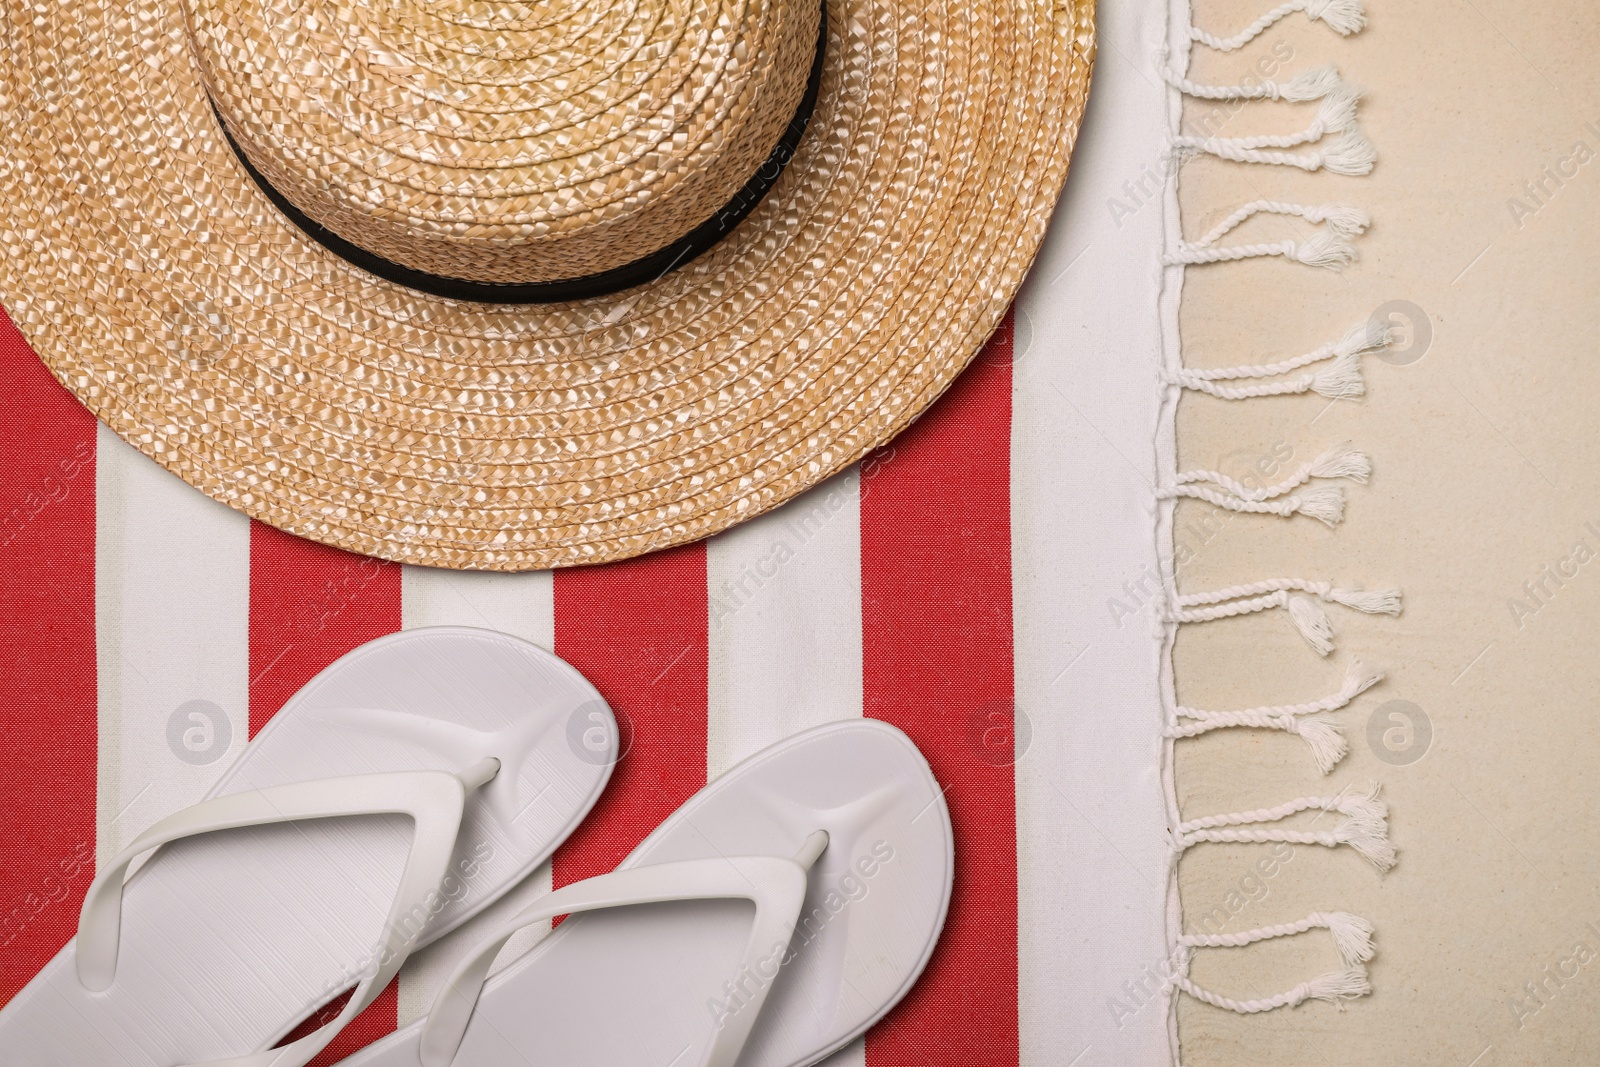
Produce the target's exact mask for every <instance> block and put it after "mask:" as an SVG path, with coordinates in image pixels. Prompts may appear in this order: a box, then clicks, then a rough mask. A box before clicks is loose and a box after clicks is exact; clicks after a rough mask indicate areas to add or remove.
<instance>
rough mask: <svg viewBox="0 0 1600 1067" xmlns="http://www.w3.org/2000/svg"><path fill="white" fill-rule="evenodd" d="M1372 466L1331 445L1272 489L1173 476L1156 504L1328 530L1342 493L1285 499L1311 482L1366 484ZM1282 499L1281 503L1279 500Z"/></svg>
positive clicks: (1189, 474) (1328, 490)
mask: <svg viewBox="0 0 1600 1067" xmlns="http://www.w3.org/2000/svg"><path fill="white" fill-rule="evenodd" d="M1371 473H1372V464H1371V461H1369V460H1368V459H1367V457H1366V455H1365V453H1362V452H1357V451H1355V449H1353V448H1351V447H1350V445H1349V444H1348V443H1345V444H1342V445H1335V446H1334V447H1333V448H1330V449H1329V450H1328V451H1326V452H1324V453H1323V454H1322V455H1321V456H1319V457H1317V458H1316V459H1314V460H1312V461H1311V462H1309V463H1303V464H1301V465H1300V467H1299V469H1298V470H1296V471H1295V472H1294V474H1292V475H1291V476H1290V477H1289V478H1287V479H1285V480H1284V481H1281V482H1278V483H1277V484H1276V485H1269V486H1263V487H1260V488H1251V487H1249V486H1246V485H1245V484H1244V483H1243V482H1240V481H1238V480H1237V479H1234V478H1230V477H1228V476H1227V475H1226V474H1223V473H1222V472H1221V471H1210V470H1193V471H1182V472H1180V473H1179V474H1178V476H1177V479H1176V484H1175V485H1172V486H1170V487H1168V488H1166V489H1161V490H1158V491H1157V493H1156V496H1157V497H1159V498H1161V499H1172V498H1175V497H1180V496H1182V497H1191V498H1193V499H1196V500H1204V501H1206V502H1207V503H1209V504H1213V505H1215V506H1217V507H1219V508H1226V509H1227V510H1229V511H1238V512H1251V513H1255V514H1262V515H1282V516H1290V515H1306V516H1308V517H1310V518H1313V519H1316V520H1318V521H1319V522H1322V523H1324V524H1325V525H1327V526H1337V525H1339V523H1340V522H1341V521H1343V519H1344V491H1343V490H1342V489H1340V488H1339V487H1337V486H1318V487H1314V488H1310V489H1306V490H1304V491H1302V492H1299V493H1295V494H1294V495H1293V496H1287V497H1285V496H1284V494H1285V493H1288V492H1289V491H1290V490H1293V489H1297V488H1299V487H1300V486H1302V485H1304V484H1305V483H1306V482H1308V481H1310V480H1311V479H1313V478H1346V479H1349V480H1351V481H1355V482H1365V481H1366V480H1367V477H1368V475H1370V474H1371ZM1278 498H1282V499H1278Z"/></svg>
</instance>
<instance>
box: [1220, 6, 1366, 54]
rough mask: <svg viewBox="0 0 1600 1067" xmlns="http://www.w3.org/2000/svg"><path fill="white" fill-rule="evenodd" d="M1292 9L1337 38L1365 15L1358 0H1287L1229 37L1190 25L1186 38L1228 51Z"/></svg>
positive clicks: (1361, 22) (1358, 25)
mask: <svg viewBox="0 0 1600 1067" xmlns="http://www.w3.org/2000/svg"><path fill="white" fill-rule="evenodd" d="M1296 11H1304V12H1305V13H1306V17H1307V18H1309V19H1312V20H1317V19H1321V20H1322V21H1323V22H1325V23H1327V24H1328V26H1329V28H1330V29H1332V30H1333V31H1334V32H1335V33H1337V34H1339V35H1340V36H1341V37H1348V36H1349V35H1350V34H1352V33H1358V32H1360V30H1361V29H1362V28H1363V27H1364V26H1366V24H1367V15H1366V12H1365V11H1364V10H1363V9H1362V6H1361V0H1289V2H1288V3H1285V4H1279V5H1278V6H1277V7H1275V8H1273V9H1272V10H1271V11H1268V12H1267V13H1266V14H1264V15H1262V16H1261V17H1260V18H1258V19H1256V20H1255V21H1254V22H1252V23H1251V24H1250V25H1248V26H1246V27H1245V28H1244V29H1242V30H1240V31H1239V32H1238V33H1236V34H1234V35H1233V36H1232V37H1218V36H1216V35H1215V34H1211V33H1207V32H1206V31H1204V30H1202V29H1198V28H1196V27H1193V26H1191V27H1189V38H1190V40H1193V41H1198V42H1199V43H1200V44H1203V45H1205V46H1206V47H1207V48H1211V49H1215V50H1216V51H1218V52H1232V51H1235V50H1237V49H1240V48H1243V47H1244V46H1245V45H1247V44H1249V43H1250V42H1251V41H1253V40H1255V39H1256V38H1257V37H1259V36H1261V34H1262V33H1264V32H1266V30H1267V28H1268V27H1269V26H1271V25H1273V24H1274V23H1276V22H1277V21H1278V20H1279V19H1282V18H1287V17H1288V16H1290V15H1292V14H1294V13H1295V12H1296Z"/></svg>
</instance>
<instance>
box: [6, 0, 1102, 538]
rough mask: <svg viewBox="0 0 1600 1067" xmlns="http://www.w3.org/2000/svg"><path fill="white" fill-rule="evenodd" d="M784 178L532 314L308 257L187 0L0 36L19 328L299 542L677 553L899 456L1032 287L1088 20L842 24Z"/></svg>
mask: <svg viewBox="0 0 1600 1067" xmlns="http://www.w3.org/2000/svg"><path fill="white" fill-rule="evenodd" d="M827 17H828V41H827V51H826V56H825V60H824V68H823V74H822V86H821V92H820V95H819V98H818V101H817V104H816V108H815V112H814V113H813V115H812V118H811V121H810V126H809V128H808V129H807V131H806V134H805V136H804V138H803V139H802V140H801V142H800V145H799V148H798V150H797V152H796V154H795V156H794V158H793V159H792V160H791V161H790V163H789V164H788V166H787V168H786V169H785V170H784V172H783V174H782V176H781V177H780V178H779V179H778V181H777V183H776V185H775V186H774V187H773V188H772V189H771V191H770V192H769V193H768V194H767V196H766V197H765V199H764V200H763V201H762V202H761V203H760V204H759V205H758V206H757V207H756V208H755V210H754V211H752V212H751V213H750V215H749V216H748V217H747V218H746V219H745V220H744V222H743V223H741V224H740V226H739V227H738V228H737V229H736V230H735V231H734V232H733V233H732V234H731V235H729V236H728V237H727V238H725V239H724V240H722V241H721V242H720V243H719V244H717V245H716V246H715V247H713V248H712V249H711V250H710V251H708V252H706V253H704V254H703V255H701V256H700V257H699V258H697V259H696V260H694V261H693V262H691V263H689V264H687V265H686V266H683V267H680V268H679V269H677V270H674V271H672V272H670V273H668V274H666V275H664V276H663V277H661V278H659V279H657V280H656V281H653V282H650V283H649V284H646V285H642V286H638V287H635V288H633V289H628V290H625V291H623V292H620V293H616V294H613V295H610V296H605V297H596V298H591V299H587V300H578V301H570V302H566V303H559V304H543V305H504V304H482V303H470V302H462V301H455V300H449V299H445V298H442V297H438V296H430V295H426V294H423V293H420V292H417V291H415V290H412V289H408V288H405V287H402V286H400V285H396V284H394V283H391V282H388V281H384V280H382V279H379V278H377V277H375V276H373V275H371V274H368V273H366V272H365V271H363V270H361V269H359V268H357V267H355V266H353V265H351V264H350V263H348V262H347V261H345V260H344V259H341V258H340V257H339V256H337V255H335V254H333V253H332V252H330V251H328V250H327V249H326V248H324V247H323V246H321V245H319V244H317V243H315V242H314V241H312V240H311V239H309V238H308V237H307V236H306V235H305V234H304V233H303V232H302V231H301V230H300V229H298V228H297V227H296V226H295V225H294V224H293V223H291V222H289V221H288V220H287V219H286V218H284V216H283V215H281V214H280V213H279V212H278V211H277V210H276V209H275V208H274V207H273V206H272V204H271V203H270V201H269V200H268V199H267V197H266V195H265V194H264V193H263V192H262V191H261V189H260V188H258V187H257V186H256V185H255V184H254V183H253V182H252V180H251V179H250V177H249V176H248V175H247V173H246V172H245V170H244V169H243V167H242V166H241V164H240V162H239V160H238V158H237V157H236V156H235V155H234V153H233V151H232V150H231V149H230V147H229V145H228V143H227V140H226V138H225V136H224V134H223V132H222V129H221V127H220V126H219V124H218V122H217V119H216V117H215V115H214V113H213V112H212V110H211V108H210V106H209V105H208V103H207V98H206V93H205V90H204V88H203V87H202V85H201V82H200V78H199V72H198V70H197V68H196V63H195V59H194V57H193V54H192V51H191V49H190V45H189V42H188V39H187V37H186V35H185V31H184V13H183V8H182V2H181V0H142V2H141V0H86V2H83V3H74V4H61V3H59V2H58V0H30V2H13V3H9V4H7V5H6V6H5V14H4V18H5V21H6V24H5V27H4V43H3V44H0V49H3V61H0V124H3V126H4V128H5V129H6V131H7V133H8V141H9V144H8V146H7V149H6V151H5V152H4V153H0V193H3V201H0V303H3V304H4V306H5V307H6V309H7V310H8V311H9V312H10V314H11V316H12V318H13V319H14V320H15V321H16V323H17V325H18V327H19V328H20V329H21V330H22V332H23V333H24V335H25V336H26V337H27V338H28V339H29V341H30V342H31V343H32V344H33V346H34V348H35V349H36V350H37V351H38V352H39V354H40V355H41V357H42V358H43V359H44V361H45V362H46V363H47V364H48V365H49V366H50V368H51V369H52V371H53V372H54V373H55V375H56V376H57V377H58V378H59V379H60V380H61V381H62V382H63V383H64V384H65V385H66V386H67V387H68V388H69V389H71V390H72V391H73V392H74V393H76V394H77V395H78V397H79V398H80V399H81V400H82V401H83V402H84V403H85V404H86V405H87V406H88V407H89V408H90V409H91V410H92V411H93V412H94V413H95V414H96V415H97V416H99V417H100V418H101V419H102V420H104V421H105V422H106V423H107V425H109V426H110V427H111V428H112V429H113V430H115V431H116V432H117V433H118V434H120V435H121V436H122V437H123V438H125V439H126V440H128V441H129V442H131V443H132V444H133V445H134V446H135V447H137V448H138V449H140V450H141V451H143V452H145V453H146V454H148V455H150V456H151V457H153V458H154V459H156V460H157V461H158V462H160V463H161V464H162V465H163V466H165V467H167V468H168V469H169V470H171V471H173V472H174V473H175V474H177V475H178V476H179V477H181V478H183V479H184V480H185V481H187V482H189V483H190V484H191V485H194V486H196V487H198V488H199V489H201V490H202V491H204V492H205V493H206V494H208V495H209V496H212V497H214V498H216V499H217V500H220V501H222V502H224V503H226V504H228V505H230V506H232V507H235V508H238V509H240V510H241V511H244V512H246V513H248V514H249V515H251V516H254V517H255V518H257V519H260V520H262V521H264V522H267V523H270V524H271V525H273V526H277V527H279V528H281V529H284V530H287V531H290V532H291V533H295V534H299V535H301V536H304V537H308V538H311V539H313V540H317V541H321V542H325V543H327V544H331V545H336V546H338V547H341V548H345V549H351V550H353V551H357V552H363V553H367V554H370V555H374V556H380V557H384V558H387V559H393V560H398V561H401V562H405V563H417V564H425V565H430V566H441V567H454V568H474V569H492V570H526V569H533V568H543V567H552V566H568V565H574V564H586V563H599V562H604V561H608V560H614V559H620V558H624V557H628V556H633V555H637V554H639V553H642V552H647V551H650V550H653V549H659V548H665V547H667V546H670V545H675V544H679V543H682V542H686V541H692V540H695V539H698V538H702V537H705V536H708V535H710V534H714V533H716V532H718V531H720V530H723V529H725V528H727V527H728V526H730V525H732V524H734V523H736V522H740V521H742V520H744V519H747V518H750V517H752V516H754V515H757V514H759V513H761V512H763V511H765V510H767V509H769V508H772V507H774V506H776V505H778V504H780V503H782V502H783V501H785V500H787V499H789V498H790V497H793V496H794V495H795V494H797V493H799V492H801V491H803V490H805V489H806V488H808V487H810V486H813V485H815V484H817V483H818V482H820V481H822V480H823V479H825V478H827V477H829V476H830V475H832V474H834V473H835V472H837V471H839V470H841V469H842V468H844V467H845V466H847V465H849V464H850V463H853V462H854V461H856V460H858V459H860V458H861V457H862V456H863V455H864V454H866V453H867V452H868V451H870V450H871V449H873V448H875V447H877V446H879V445H881V444H883V443H884V442H886V441H888V440H889V439H890V438H891V437H892V436H894V434H895V433H897V432H898V431H899V430H901V429H902V428H904V427H905V426H906V425H907V424H908V423H910V422H911V420H912V419H914V418H915V417H916V416H917V415H918V414H919V413H920V412H921V411H922V410H923V409H924V408H926V407H927V405H928V404H929V403H931V402H932V401H933V400H934V399H935V398H937V397H938V396H939V394H940V393H941V392H943V391H944V389H945V388H946V387H947V386H948V385H949V384H950V382H951V381H952V380H953V379H954V378H955V376H956V375H957V374H958V373H960V371H961V370H962V368H963V367H964V366H965V365H966V364H967V362H968V361H969V360H970V359H971V358H972V357H973V355H974V354H975V353H976V352H977V351H978V350H979V348H980V347H981V346H982V344H983V342H984V340H985V339H986V338H987V337H988V336H989V334H990V333H991V332H992V331H993V330H994V328H995V327H996V325H997V324H998V323H999V321H1000V318H1001V316H1002V315H1003V314H1004V312H1005V309H1006V307H1007V305H1008V304H1009V302H1010V300H1011V298H1012V296H1013V295H1014V294H1015V292H1016V290H1017V287H1018V286H1019V285H1020V284H1021V281H1022V278H1023V276H1024V275H1025V273H1026V271H1027V268H1028V266H1029V264H1030V263H1031V261H1032V259H1033V255H1034V253H1035V251H1036V249H1037V248H1038V245H1039V242H1040V240H1041V239H1042V238H1043V235H1044V230H1045V227H1046V224H1047V223H1048V221H1049V216H1050V212H1051V210H1052V208H1053V207H1054V205H1055V202H1056V199H1057V197H1058V196H1059V194H1060V190H1061V186H1062V183H1063V181H1064V180H1065V177H1066V171H1067V163H1068V157H1069V154H1070V151H1071V146H1072V142H1073V139H1074V137H1075V135H1076V132H1077V128H1078V124H1079V121H1080V119H1081V117H1082V113H1083V107H1084V103H1085V99H1086V97H1087V94H1088V86H1089V74H1090V69H1091V65H1092V62H1093V56H1094V32H1093V18H1094V11H1093V0H1057V2H1054V3H1049V2H1042V3H1013V4H995V3H982V2H971V0H969V2H966V3H961V4H955V3H949V2H945V3H933V2H930V3H927V4H922V3H918V4H906V3H894V2H892V0H827Z"/></svg>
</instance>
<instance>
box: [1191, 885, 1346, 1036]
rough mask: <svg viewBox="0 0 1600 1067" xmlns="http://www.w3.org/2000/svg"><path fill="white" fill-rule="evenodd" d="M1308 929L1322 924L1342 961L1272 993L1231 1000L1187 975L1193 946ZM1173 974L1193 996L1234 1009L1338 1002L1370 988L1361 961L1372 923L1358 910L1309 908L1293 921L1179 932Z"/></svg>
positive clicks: (1240, 942)
mask: <svg viewBox="0 0 1600 1067" xmlns="http://www.w3.org/2000/svg"><path fill="white" fill-rule="evenodd" d="M1312 930H1327V931H1328V933H1329V935H1330V936H1331V937H1332V938H1333V944H1334V947H1335V948H1336V949H1337V950H1338V952H1339V958H1340V959H1341V960H1342V961H1343V963H1344V966H1343V968H1342V969H1340V970H1337V971H1330V972H1329V973H1327V974H1322V975H1318V976H1317V977H1316V978H1313V979H1311V980H1310V981H1309V982H1302V983H1301V984H1299V985H1297V986H1295V987H1294V988H1293V989H1288V990H1285V991H1284V992H1282V993H1279V994H1278V995H1277V996H1272V997H1262V998H1259V999H1255V1000H1235V999H1233V998H1232V997H1225V996H1222V995H1220V994H1218V993H1213V992H1212V991H1211V990H1209V989H1204V988H1202V987H1200V986H1198V985H1195V983H1194V982H1193V981H1192V980H1191V979H1190V978H1189V965H1190V963H1191V961H1192V960H1193V958H1194V950H1195V949H1197V948H1239V947H1242V946H1245V945H1253V944H1255V943H1256V942H1258V941H1267V940H1271V939H1273V938H1279V937H1294V936H1297V935H1299V934H1304V933H1308V932H1310V931H1312ZM1178 949H1179V951H1178V953H1177V961H1176V963H1177V966H1176V967H1175V970H1176V972H1177V973H1176V974H1175V975H1174V976H1173V978H1172V984H1173V985H1174V986H1175V987H1176V988H1178V989H1181V990H1183V991H1184V992H1185V993H1188V994H1189V995H1190V996H1191V997H1194V998H1195V999H1196V1000H1201V1001H1204V1002H1205V1003H1207V1004H1211V1005H1214V1006H1215V1007H1218V1008H1226V1009H1227V1010H1228V1011H1233V1012H1238V1013H1239V1014H1240V1015H1254V1014H1256V1013H1258V1012H1263V1011H1271V1010H1273V1009H1274V1008H1287V1007H1294V1006H1296V1005H1298V1004H1303V1003H1305V1002H1306V1001H1308V1000H1323V1001H1328V1002H1330V1003H1333V1004H1335V1005H1338V1006H1339V1007H1341V1008H1342V1007H1343V1006H1344V1003H1343V1002H1344V1001H1346V1000H1349V999H1352V998H1354V997H1361V996H1366V995H1367V994H1368V993H1371V992H1372V986H1371V984H1370V983H1369V982H1368V980H1367V969H1366V966H1365V965H1366V964H1367V963H1368V962H1369V961H1370V960H1371V959H1372V957H1373V955H1374V949H1373V945H1372V924H1371V923H1370V922H1368V921H1367V920H1366V919H1363V918H1361V917H1360V916H1359V915H1351V914H1350V913H1349V912H1344V911H1329V912H1320V911H1317V912H1312V913H1311V914H1310V915H1307V916H1306V917H1305V918H1304V919H1301V920H1300V921H1299V922H1292V923H1280V924H1279V925H1277V926H1263V927H1259V928H1257V929H1255V930H1246V931H1243V932H1241V933H1237V934H1184V935H1183V936H1181V937H1179V938H1178Z"/></svg>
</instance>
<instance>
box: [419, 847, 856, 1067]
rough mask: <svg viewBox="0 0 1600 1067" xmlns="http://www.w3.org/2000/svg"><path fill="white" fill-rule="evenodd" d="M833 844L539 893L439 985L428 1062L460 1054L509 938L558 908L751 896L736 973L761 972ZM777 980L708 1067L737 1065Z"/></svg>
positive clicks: (733, 1027) (725, 1027)
mask: <svg viewBox="0 0 1600 1067" xmlns="http://www.w3.org/2000/svg"><path fill="white" fill-rule="evenodd" d="M827 844H828V835H827V834H826V833H824V832H822V831H820V830H819V831H817V832H816V833H814V834H812V835H811V836H810V837H808V838H807V839H806V842H805V844H804V845H803V846H802V847H801V849H800V852H799V853H798V854H797V855H796V856H795V857H794V858H792V859H788V858H783V857H778V856H732V857H727V858H717V859H704V860H682V861H678V862H674V863H657V864H652V865H648V866H643V867H630V868H626V869H624V870H619V871H613V872H612V873H610V874H605V875H601V876H599V877H598V878H589V879H586V880H584V881H582V882H575V883H573V884H572V885H569V886H566V887H564V888H562V889H558V890H556V891H555V892H553V893H550V894H549V895H547V896H544V897H541V898H539V900H538V901H536V902H535V903H534V904H533V905H531V906H530V907H528V908H526V909H524V910H523V911H521V912H519V913H518V914H517V915H515V916H513V917H512V918H511V919H509V920H508V921H507V922H506V923H505V925H503V926H501V927H500V929H499V930H497V931H496V932H495V934H494V935H493V936H491V937H490V938H488V939H487V940H485V941H484V942H483V943H482V944H480V945H479V946H478V947H477V948H476V949H474V950H473V951H472V952H471V953H469V954H468V955H467V957H466V959H464V960H462V962H461V963H460V964H459V965H458V966H457V968H456V970H455V973H453V974H452V975H451V976H450V979H449V980H448V981H447V982H446V983H445V985H444V988H443V989H441V990H440V991H439V995H438V997H437V998H436V999H435V1000H434V1002H433V1007H432V1008H431V1009H430V1010H429V1012H428V1017H427V1019H426V1020H425V1021H424V1022H423V1024H422V1036H421V1048H420V1054H421V1059H422V1064H423V1067H450V1064H451V1063H452V1062H453V1061H454V1060H455V1056H456V1051H457V1050H458V1049H459V1048H460V1047H461V1041H462V1039H463V1038H464V1037H465V1036H466V1033H467V1026H468V1024H469V1023H470V1022H471V1021H472V1012H473V1009H474V1008H475V1007H476V1006H477V1003H478V998H479V997H480V996H481V995H482V993H483V986H484V982H485V981H487V979H488V977H489V968H490V967H491V966H492V965H493V964H494V959H495V957H496V956H497V955H499V953H500V950H501V949H502V948H503V947H505V944H506V942H507V941H509V940H511V938H512V936H513V935H514V934H516V933H517V932H518V931H519V930H523V929H525V928H527V927H529V926H532V925H533V924H534V923H542V922H548V921H549V920H551V919H553V918H555V917H556V916H557V915H573V914H577V913H579V912H585V911H599V910H600V909H602V908H616V907H625V906H627V905H630V904H657V903H664V902H667V901H679V900H748V901H750V902H751V903H753V904H754V905H755V908H756V914H755V920H754V922H753V923H752V924H751V928H750V937H749V940H748V941H747V942H746V943H745V950H744V957H743V960H742V961H741V964H740V969H739V970H738V971H736V972H735V974H743V973H745V972H746V971H750V972H752V973H755V972H758V970H759V966H760V963H761V961H762V959H763V958H765V957H768V956H770V955H771V952H772V950H773V947H774V946H777V947H778V948H779V949H780V950H781V949H783V948H785V947H787V946H788V944H789V939H790V938H791V937H792V936H793V934H794V927H795V923H796V922H797V921H798V919H799V917H800V908H801V905H802V904H803V903H804V901H805V896H806V876H807V871H808V870H809V869H810V868H811V865H812V864H813V863H815V862H816V860H817V857H818V856H820V855H821V854H822V851H823V849H825V848H826V847H827ZM771 986H772V983H770V982H763V983H760V984H759V988H758V989H756V990H755V991H754V992H753V993H752V995H751V996H750V997H749V999H748V1000H746V1001H745V1002H744V1003H743V1004H742V1005H741V1007H740V1010H738V1011H736V1012H730V1013H728V1014H726V1015H724V1016H723V1017H722V1018H721V1019H720V1020H719V1022H718V1025H717V1032H716V1036H715V1037H714V1038H713V1039H712V1042H711V1049H710V1053H709V1055H708V1056H707V1057H706V1059H705V1061H704V1063H703V1067H733V1064H734V1061H735V1060H737V1059H738V1058H739V1052H740V1050H741V1049H743V1048H744V1043H745V1041H746V1040H747V1039H748V1038H749V1036H750V1031H751V1029H752V1028H753V1027H754V1026H755V1023H756V1019H757V1017H758V1016H759V1015H760V1014H761V1006H762V1004H763V1003H764V1002H765V1000H766V996H767V990H768V989H770V988H771Z"/></svg>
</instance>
